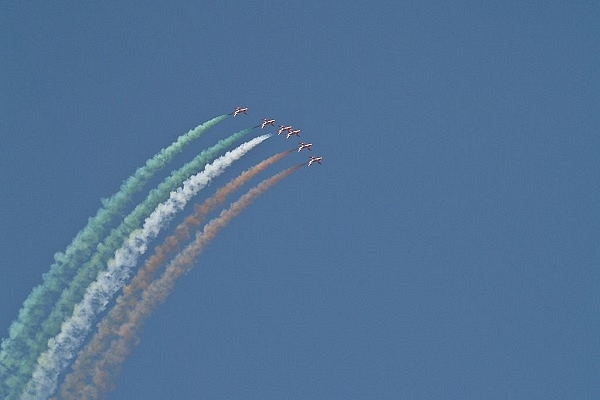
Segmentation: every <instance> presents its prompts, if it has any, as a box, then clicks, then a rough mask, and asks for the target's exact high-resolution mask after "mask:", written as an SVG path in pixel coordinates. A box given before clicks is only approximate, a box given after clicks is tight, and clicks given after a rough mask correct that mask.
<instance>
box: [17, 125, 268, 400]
mask: <svg viewBox="0 0 600 400" xmlns="http://www.w3.org/2000/svg"><path fill="white" fill-rule="evenodd" d="M269 137H270V135H262V136H259V137H257V138H254V139H252V140H249V141H248V142H246V143H243V144H241V145H240V146H238V147H237V148H236V149H234V150H232V151H230V152H227V153H226V154H225V155H223V156H221V157H219V158H218V159H217V160H215V161H214V162H213V163H212V164H209V165H207V166H206V168H205V169H204V170H203V171H202V172H200V173H198V174H196V175H194V176H192V177H190V178H189V179H187V180H186V181H185V182H184V184H183V186H182V187H180V188H178V189H177V191H174V192H171V196H170V197H169V199H168V200H167V201H165V202H163V203H161V204H159V205H158V206H157V207H156V209H155V210H154V211H153V212H152V214H150V216H149V217H148V218H146V220H145V222H144V225H143V227H142V228H141V229H139V230H136V231H134V232H132V234H131V235H130V236H129V238H128V240H127V241H126V242H125V244H123V246H122V247H120V248H119V249H118V250H117V251H116V252H115V256H114V258H113V259H111V260H110V261H109V263H108V268H107V270H106V271H103V272H101V273H100V274H99V275H98V278H97V279H96V280H95V281H94V282H92V283H91V284H90V286H89V287H88V288H87V290H86V293H85V296H84V298H83V300H82V301H81V302H79V303H78V304H77V305H76V306H75V308H74V310H73V315H72V316H71V317H70V318H69V319H68V320H67V321H65V322H64V323H63V324H62V328H61V331H60V333H59V334H58V335H57V336H56V337H54V338H52V339H50V340H49V341H48V350H47V351H45V352H44V353H42V355H40V357H39V358H38V365H37V366H36V369H35V370H34V372H33V375H32V379H31V380H30V381H29V383H28V384H27V386H26V388H25V392H24V394H23V395H22V397H21V398H22V399H24V400H25V399H38V400H42V399H47V398H48V396H49V395H51V394H52V392H54V390H55V389H56V383H57V379H58V375H59V374H60V373H61V372H62V371H63V370H64V369H65V368H66V367H67V365H68V363H69V361H70V360H71V359H72V358H73V356H74V355H75V352H76V351H77V349H78V348H79V346H80V345H81V343H82V342H83V340H84V339H85V337H86V336H87V334H88V333H89V331H90V328H91V326H92V322H93V320H94V319H95V317H96V316H97V315H98V314H99V313H100V312H102V311H103V310H104V309H105V308H106V305H107V304H108V302H109V301H110V300H111V298H112V297H113V296H114V294H115V293H116V292H117V291H118V290H119V289H121V287H123V285H124V284H125V282H126V281H127V280H128V279H129V275H130V273H131V271H132V269H133V268H134V267H135V265H136V263H137V260H138V258H139V256H140V255H141V254H144V253H145V252H146V249H147V246H148V242H149V241H150V240H152V239H154V238H156V236H157V235H158V233H159V232H160V231H161V229H162V228H164V227H165V226H166V225H167V224H168V223H169V222H170V220H171V219H172V217H173V216H174V215H175V214H176V213H177V212H179V211H181V210H182V209H183V208H184V207H185V205H186V204H187V202H188V201H189V200H190V199H191V198H192V197H193V196H195V195H196V194H197V193H198V191H200V190H201V189H202V188H204V187H205V186H206V185H208V183H209V182H210V181H211V180H212V179H213V178H215V177H217V176H219V175H220V174H221V173H223V172H224V171H225V169H226V168H227V167H229V166H230V165H231V164H232V163H233V162H234V161H236V160H238V159H239V158H241V157H242V156H243V155H244V154H246V153H247V152H248V151H250V150H251V149H253V148H254V147H256V146H257V145H259V144H260V143H262V142H263V141H265V140H266V139H268V138H269Z"/></svg>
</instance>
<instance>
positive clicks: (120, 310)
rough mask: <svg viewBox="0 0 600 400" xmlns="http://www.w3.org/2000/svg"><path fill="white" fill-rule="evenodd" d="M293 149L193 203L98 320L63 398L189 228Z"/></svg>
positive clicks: (77, 390) (77, 387)
mask: <svg viewBox="0 0 600 400" xmlns="http://www.w3.org/2000/svg"><path fill="white" fill-rule="evenodd" d="M292 151H294V150H288V151H285V152H281V153H279V154H276V155H274V156H272V157H269V158H267V159H266V160H264V161H262V162H260V163H259V164H257V165H255V166H254V167H252V168H250V169H248V170H246V171H244V172H242V173H241V174H240V175H238V176H237V177H236V178H234V179H232V180H231V181H230V182H229V183H227V184H226V185H224V186H223V187H221V188H220V189H219V190H217V192H216V193H215V194H214V195H213V196H211V197H209V198H208V199H206V200H205V201H204V202H203V203H202V204H201V205H196V206H195V207H194V210H195V211H194V214H192V215H190V216H188V217H187V218H186V219H185V220H184V222H182V223H181V224H179V226H177V228H176V229H175V233H174V234H173V235H171V236H169V237H168V238H166V239H165V240H164V242H163V243H162V244H161V245H160V246H157V247H156V248H155V251H154V254H153V255H152V256H151V257H150V258H149V259H148V260H147V261H146V262H145V264H144V266H143V267H142V268H140V269H139V270H138V272H137V274H136V275H135V277H134V278H133V280H132V281H131V282H130V283H129V284H128V285H127V286H125V287H124V288H123V294H122V295H121V296H119V297H118V298H117V302H116V304H115V306H114V307H113V308H112V309H111V310H110V312H109V314H108V315H107V316H106V317H105V318H104V319H103V320H102V321H101V322H100V323H99V324H98V332H97V333H96V334H95V335H94V337H93V338H92V340H91V341H90V342H89V343H88V344H87V345H86V346H85V347H84V348H83V349H82V350H81V351H80V352H79V354H78V356H77V359H76V360H75V362H74V363H73V366H72V368H73V371H72V372H71V373H70V374H68V375H67V377H66V379H65V382H64V383H63V385H62V386H61V392H62V393H63V395H62V397H63V398H65V397H67V393H71V395H72V396H75V394H76V395H77V396H80V395H81V388H82V387H83V386H85V382H86V373H87V372H88V371H91V370H92V369H93V368H94V365H93V364H94V362H95V361H96V359H97V358H98V357H99V355H100V354H101V355H102V356H106V357H111V355H110V354H109V353H107V352H106V351H105V350H106V346H107V345H109V344H110V342H111V341H112V340H114V339H116V335H117V332H113V331H112V330H111V328H112V327H113V326H118V325H120V324H121V323H122V322H123V321H124V318H125V316H126V313H127V312H128V311H129V310H131V309H132V308H133V307H135V304H136V302H137V301H138V298H139V296H138V293H139V292H141V291H142V290H144V289H146V288H147V286H148V285H149V284H150V282H151V280H152V279H153V276H154V274H155V272H156V270H157V269H158V268H159V267H160V266H162V265H163V263H164V261H165V258H166V257H167V256H168V255H169V254H170V253H171V252H172V251H173V250H175V249H177V248H179V247H180V246H181V243H182V242H183V241H184V240H185V239H187V238H188V237H189V230H190V228H192V227H194V226H198V225H200V224H201V223H202V221H203V220H204V218H205V217H206V215H207V214H208V213H209V212H210V211H212V210H214V209H215V208H216V207H217V206H219V205H221V204H222V203H223V202H224V201H225V199H226V197H227V196H228V195H229V194H231V193H232V192H233V191H235V190H237V189H238V188H239V187H241V186H242V185H244V184H245V183H246V182H247V181H248V180H250V179H251V178H253V177H254V176H256V175H257V174H258V173H260V172H262V171H263V170H264V169H266V168H267V167H269V166H270V165H272V164H274V163H275V162H277V161H279V160H280V159H282V158H283V157H285V156H286V155H288V154H289V153H290V152H292ZM103 362H105V361H103V360H102V358H101V359H100V360H97V363H98V364H99V365H102V364H103Z"/></svg>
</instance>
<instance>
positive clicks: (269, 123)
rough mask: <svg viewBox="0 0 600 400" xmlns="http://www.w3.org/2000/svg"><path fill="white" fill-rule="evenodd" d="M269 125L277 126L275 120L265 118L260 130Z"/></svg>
mask: <svg viewBox="0 0 600 400" xmlns="http://www.w3.org/2000/svg"><path fill="white" fill-rule="evenodd" d="M267 125H271V126H275V120H274V119H266V118H263V120H262V123H261V124H260V129H262V128H264V127H265V126H267Z"/></svg>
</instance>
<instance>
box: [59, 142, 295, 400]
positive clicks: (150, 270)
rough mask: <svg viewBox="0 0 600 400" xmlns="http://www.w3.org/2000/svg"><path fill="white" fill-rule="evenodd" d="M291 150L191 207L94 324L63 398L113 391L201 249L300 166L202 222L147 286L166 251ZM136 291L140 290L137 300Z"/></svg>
mask: <svg viewBox="0 0 600 400" xmlns="http://www.w3.org/2000/svg"><path fill="white" fill-rule="evenodd" d="M292 151H293V150H289V151H285V152H282V153H279V154H276V155H274V156H272V157H270V158H268V159H266V160H264V161H263V162H261V163H259V164H257V165H256V166H254V167H252V168H251V169H249V170H247V171H245V172H243V173H242V174H240V175H239V176H238V177H237V178H235V179H233V180H232V181H230V182H229V183H228V184H227V185H225V186H223V187H222V188H221V189H219V190H218V191H217V192H216V193H215V194H214V195H213V196H212V197H210V198H209V199H207V200H206V201H205V202H204V203H202V205H199V206H198V205H196V206H195V207H194V214H193V215H191V216H188V217H187V218H186V219H185V221H184V222H183V223H182V224H180V225H179V226H178V227H177V228H176V230H175V234H174V235H172V236H170V237H169V238H167V239H165V242H164V243H163V244H162V245H161V246H158V247H157V248H156V252H155V254H154V255H153V256H152V257H151V258H150V259H148V261H147V262H146V264H145V265H144V267H143V268H141V269H140V271H139V272H138V274H137V275H136V276H135V278H134V279H133V280H132V281H131V283H130V284H129V285H127V286H126V287H125V288H124V289H123V294H122V295H121V296H119V298H118V299H117V303H116V305H115V306H114V308H113V309H112V310H111V311H110V313H109V314H108V316H107V317H106V318H105V319H104V320H102V321H101V323H100V324H98V332H97V333H96V334H95V335H94V337H93V338H92V340H91V341H90V343H89V344H88V345H87V346H86V347H85V348H84V349H83V350H82V351H81V352H80V353H79V355H78V357H77V360H76V361H75V363H74V364H73V371H72V372H71V373H70V374H69V375H67V377H66V379H65V381H64V383H63V385H62V387H61V390H60V393H61V398H64V399H69V398H73V399H75V398H77V399H97V398H99V396H100V395H101V394H102V393H105V392H106V391H107V390H109V389H111V388H112V385H113V383H112V382H113V378H114V376H115V375H116V374H117V373H118V370H119V367H120V365H121V364H122V362H123V361H124V360H125V357H126V356H127V355H128V354H129V352H130V351H131V347H132V346H133V345H134V344H135V342H136V341H137V337H136V333H137V332H138V331H139V328H140V326H141V324H142V323H143V322H144V320H145V319H146V318H147V317H148V316H149V314H150V313H151V312H152V310H153V309H154V307H155V306H156V305H157V304H158V303H160V302H162V301H164V299H165V298H166V296H167V295H168V294H169V293H170V291H171V289H172V287H173V285H174V283H175V281H176V280H177V278H179V277H180V276H181V275H182V274H183V273H185V272H186V271H187V270H189V269H190V268H191V266H192V264H193V262H194V260H195V258H196V257H197V256H198V255H199V254H200V253H201V252H202V250H203V249H204V247H205V245H206V244H207V243H208V242H209V241H211V240H212V239H213V238H214V236H215V235H216V233H217V232H218V231H219V230H220V229H221V228H222V227H224V226H225V225H226V224H227V223H229V221H230V220H231V219H232V218H233V217H235V216H237V215H238V214H239V213H240V212H241V211H242V210H243V209H244V208H245V207H247V206H248V205H249V204H250V203H251V202H252V201H253V200H255V199H256V198H257V197H258V196H260V195H261V194H262V193H263V192H264V191H266V190H267V189H268V188H270V187H271V186H273V185H274V184H276V183H277V182H279V181H281V180H282V179H283V178H285V177H286V176H288V175H290V174H291V173H293V172H294V171H296V170H297V169H298V168H300V167H301V166H303V165H304V164H300V165H297V166H294V167H291V168H288V169H286V170H284V171H281V172H280V173H278V174H276V175H274V176H272V177H271V178H269V179H266V180H264V181H262V182H261V183H259V184H258V185H257V186H256V187H254V188H252V189H250V190H249V191H248V192H247V193H246V194H245V195H243V196H242V197H241V198H240V199H239V200H238V201H236V202H235V203H233V204H232V205H231V206H230V207H229V209H227V210H223V211H222V212H221V214H220V215H219V216H218V217H216V218H214V219H213V220H211V221H210V222H209V223H208V224H206V226H205V227H204V229H203V230H202V231H200V232H198V233H197V234H196V238H195V241H194V242H192V243H191V244H190V245H189V246H187V247H186V248H185V249H184V250H183V251H182V252H181V253H180V254H179V255H178V256H177V257H176V258H175V259H174V260H173V261H172V262H171V263H170V264H169V266H168V267H167V269H166V271H165V272H164V274H163V275H162V276H161V277H160V278H158V279H157V280H155V281H154V282H152V283H150V281H151V279H152V277H153V275H154V273H155V271H156V270H157V268H159V267H160V266H161V265H162V263H163V262H164V260H165V258H166V256H167V255H168V254H169V252H171V251H172V250H173V249H175V248H176V247H177V246H179V244H180V243H181V241H182V240H183V239H185V238H187V237H188V236H189V228H191V227H193V226H197V225H199V224H200V223H201V222H202V220H203V219H204V217H205V216H206V214H207V213H208V212H210V211H211V210H212V209H214V208H215V207H217V206H218V205H220V204H222V203H223V202H224V200H225V198H226V196H227V195H228V194H230V193H231V192H233V191H234V190H235V189H236V188H238V187H240V186H241V185H242V184H244V183H245V182H246V181H247V180H248V179H250V178H252V177H253V176H254V175H256V174H258V173H259V172H260V171H262V170H264V169H265V168H266V167H268V166H269V165H271V164H273V163H275V162H276V161H278V160H280V159H281V158H283V157H284V156H286V155H287V154H289V153H290V152H292ZM139 292H141V300H140V298H139V297H140V296H139Z"/></svg>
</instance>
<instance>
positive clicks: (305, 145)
mask: <svg viewBox="0 0 600 400" xmlns="http://www.w3.org/2000/svg"><path fill="white" fill-rule="evenodd" d="M246 111H248V107H236V108H235V110H233V112H232V114H233V116H234V117H235V116H237V115H239V114H245V115H248V114H246ZM267 125H270V126H273V127H274V126H275V120H274V119H268V118H263V119H262V121H261V123H260V125H259V126H260V129H264V128H265V127H266V126H267ZM283 132H286V134H285V138H286V139H289V138H290V137H291V136H293V135H296V136H298V137H300V129H294V128H293V127H292V126H291V125H279V130H278V131H277V135H278V136H279V135H281V134H282V133H283ZM299 144H300V146H298V153H299V152H301V151H302V150H304V149H308V150H309V151H312V149H311V146H312V143H304V142H300V143H299ZM322 159H323V157H315V156H310V157H309V160H308V162H307V165H308V166H309V167H310V166H311V165H312V164H314V163H317V164H319V165H321V160H322Z"/></svg>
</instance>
